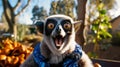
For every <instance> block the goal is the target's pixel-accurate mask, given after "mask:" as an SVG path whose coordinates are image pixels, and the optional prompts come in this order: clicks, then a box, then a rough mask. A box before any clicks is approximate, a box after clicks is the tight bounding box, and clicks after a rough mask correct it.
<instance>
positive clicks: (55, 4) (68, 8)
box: [49, 0, 75, 18]
mask: <svg viewBox="0 0 120 67" xmlns="http://www.w3.org/2000/svg"><path fill="white" fill-rule="evenodd" d="M74 8H75V2H74V0H69V1H68V0H58V1H52V3H51V8H50V13H49V14H50V15H52V14H65V15H68V16H70V17H72V18H74V13H73V12H74Z"/></svg>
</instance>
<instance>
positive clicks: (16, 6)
mask: <svg viewBox="0 0 120 67" xmlns="http://www.w3.org/2000/svg"><path fill="white" fill-rule="evenodd" d="M20 5H21V0H18V2H17V4H16V5H15V7H14V8H13V11H14V12H15V10H16V9H18V7H20Z"/></svg>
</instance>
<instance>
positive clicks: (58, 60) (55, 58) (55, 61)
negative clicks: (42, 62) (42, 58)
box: [48, 54, 65, 64]
mask: <svg viewBox="0 0 120 67" xmlns="http://www.w3.org/2000/svg"><path fill="white" fill-rule="evenodd" d="M64 59H65V54H63V55H60V56H57V55H53V54H51V55H50V58H49V61H48V62H49V63H50V64H59V63H61V62H63V61H64Z"/></svg>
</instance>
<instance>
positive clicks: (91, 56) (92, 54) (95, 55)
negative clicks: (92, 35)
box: [87, 52, 98, 58]
mask: <svg viewBox="0 0 120 67" xmlns="http://www.w3.org/2000/svg"><path fill="white" fill-rule="evenodd" d="M87 55H88V56H89V57H90V58H98V56H97V54H96V53H94V52H88V53H87Z"/></svg>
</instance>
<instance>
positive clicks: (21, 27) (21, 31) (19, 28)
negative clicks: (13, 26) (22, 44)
mask: <svg viewBox="0 0 120 67" xmlns="http://www.w3.org/2000/svg"><path fill="white" fill-rule="evenodd" d="M28 31H29V30H28V26H27V25H22V24H18V25H17V32H18V33H17V40H19V41H22V40H23V38H24V36H25V34H26V33H27V32H28Z"/></svg>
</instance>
